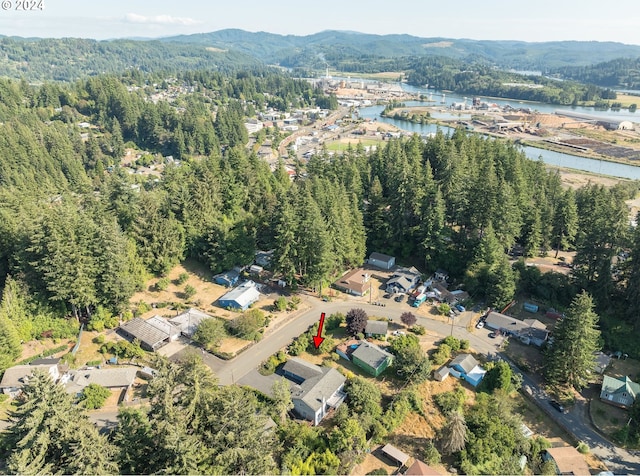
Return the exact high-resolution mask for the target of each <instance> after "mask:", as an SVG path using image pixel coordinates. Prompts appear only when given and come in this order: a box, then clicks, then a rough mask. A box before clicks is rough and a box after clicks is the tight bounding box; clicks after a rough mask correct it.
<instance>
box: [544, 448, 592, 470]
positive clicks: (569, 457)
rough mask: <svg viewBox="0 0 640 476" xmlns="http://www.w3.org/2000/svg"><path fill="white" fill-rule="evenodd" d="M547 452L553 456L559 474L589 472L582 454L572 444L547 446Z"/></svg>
mask: <svg viewBox="0 0 640 476" xmlns="http://www.w3.org/2000/svg"><path fill="white" fill-rule="evenodd" d="M546 451H547V453H548V454H549V455H550V456H551V457H552V458H553V460H554V461H555V462H556V466H558V470H559V471H560V474H575V475H585V474H591V473H590V472H589V466H587V463H586V461H585V460H584V456H582V455H581V454H580V453H579V452H578V450H577V449H575V448H574V447H573V446H561V447H558V448H549V449H547V450H546Z"/></svg>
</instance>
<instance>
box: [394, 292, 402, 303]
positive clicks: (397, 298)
mask: <svg viewBox="0 0 640 476" xmlns="http://www.w3.org/2000/svg"><path fill="white" fill-rule="evenodd" d="M395 301H396V302H402V301H404V294H398V295H397V296H396V297H395Z"/></svg>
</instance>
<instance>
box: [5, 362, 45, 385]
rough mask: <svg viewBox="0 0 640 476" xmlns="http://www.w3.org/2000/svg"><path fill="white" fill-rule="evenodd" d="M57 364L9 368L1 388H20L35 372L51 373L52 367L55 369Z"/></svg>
mask: <svg viewBox="0 0 640 476" xmlns="http://www.w3.org/2000/svg"><path fill="white" fill-rule="evenodd" d="M55 365H56V364H42V365H16V366H15V367H9V368H8V369H7V370H5V371H4V375H3V376H2V381H1V382H0V387H15V388H20V387H22V386H23V385H25V384H26V383H27V380H29V377H30V376H31V374H32V373H33V372H34V371H38V370H39V371H44V372H49V371H50V369H51V367H55Z"/></svg>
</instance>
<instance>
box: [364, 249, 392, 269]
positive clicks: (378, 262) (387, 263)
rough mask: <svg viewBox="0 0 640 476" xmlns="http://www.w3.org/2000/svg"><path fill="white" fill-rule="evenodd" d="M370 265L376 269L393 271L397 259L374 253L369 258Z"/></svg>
mask: <svg viewBox="0 0 640 476" xmlns="http://www.w3.org/2000/svg"><path fill="white" fill-rule="evenodd" d="M368 263H369V264H370V265H371V266H375V267H376V268H380V269H391V268H393V267H394V266H395V264H396V259H395V258H394V257H393V256H389V255H384V254H382V253H376V252H373V253H371V256H369V261H368Z"/></svg>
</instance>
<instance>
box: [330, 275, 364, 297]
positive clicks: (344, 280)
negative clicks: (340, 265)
mask: <svg viewBox="0 0 640 476" xmlns="http://www.w3.org/2000/svg"><path fill="white" fill-rule="evenodd" d="M370 278H371V276H370V275H369V273H367V272H366V271H365V270H364V269H362V268H358V269H354V270H352V271H349V272H348V273H346V274H345V275H344V276H342V277H341V278H340V279H338V280H337V281H336V282H335V283H333V285H334V286H335V287H336V288H337V289H339V290H340V291H344V292H345V293H348V294H353V295H354V296H364V295H365V294H367V293H368V292H369V288H370V286H371V284H370V283H369V280H370Z"/></svg>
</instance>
